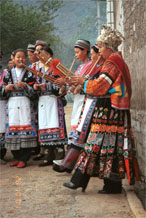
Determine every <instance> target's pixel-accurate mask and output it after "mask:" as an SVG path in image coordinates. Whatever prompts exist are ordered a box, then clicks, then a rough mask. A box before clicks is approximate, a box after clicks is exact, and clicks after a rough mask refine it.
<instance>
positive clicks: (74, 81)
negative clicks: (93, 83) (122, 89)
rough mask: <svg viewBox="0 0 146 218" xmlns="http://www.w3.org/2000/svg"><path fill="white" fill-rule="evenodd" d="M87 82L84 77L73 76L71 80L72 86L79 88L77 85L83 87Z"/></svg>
mask: <svg viewBox="0 0 146 218" xmlns="http://www.w3.org/2000/svg"><path fill="white" fill-rule="evenodd" d="M85 80H86V79H85V78H84V77H82V76H73V77H71V78H70V81H71V82H70V84H71V85H75V86H77V85H82V86H83V84H84V82H85ZM70 84H69V85H70Z"/></svg>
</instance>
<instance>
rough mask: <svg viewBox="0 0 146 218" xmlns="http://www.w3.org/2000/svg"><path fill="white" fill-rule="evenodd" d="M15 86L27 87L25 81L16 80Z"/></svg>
mask: <svg viewBox="0 0 146 218" xmlns="http://www.w3.org/2000/svg"><path fill="white" fill-rule="evenodd" d="M15 86H17V87H18V88H21V87H23V88H26V87H27V86H26V83H24V82H17V83H15Z"/></svg>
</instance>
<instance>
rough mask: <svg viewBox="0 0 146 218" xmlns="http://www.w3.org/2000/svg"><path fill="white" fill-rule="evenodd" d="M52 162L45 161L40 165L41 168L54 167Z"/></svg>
mask: <svg viewBox="0 0 146 218" xmlns="http://www.w3.org/2000/svg"><path fill="white" fill-rule="evenodd" d="M52 163H53V162H52V161H43V162H42V163H40V164H39V167H46V166H50V165H52Z"/></svg>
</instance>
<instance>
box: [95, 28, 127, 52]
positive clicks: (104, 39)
mask: <svg viewBox="0 0 146 218" xmlns="http://www.w3.org/2000/svg"><path fill="white" fill-rule="evenodd" d="M123 39H124V37H123V36H122V34H121V33H120V32H119V31H118V30H116V29H112V28H111V27H110V26H105V25H103V29H102V30H101V34H100V35H99V36H98V38H97V44H98V45H100V44H103V45H104V46H105V47H107V48H110V49H112V50H113V51H114V52H115V51H117V50H118V46H119V45H120V44H121V43H122V41H123Z"/></svg>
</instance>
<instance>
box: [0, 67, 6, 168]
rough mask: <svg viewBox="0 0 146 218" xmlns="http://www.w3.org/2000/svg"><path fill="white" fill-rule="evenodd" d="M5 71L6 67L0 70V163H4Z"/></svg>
mask: <svg viewBox="0 0 146 218" xmlns="http://www.w3.org/2000/svg"><path fill="white" fill-rule="evenodd" d="M6 73H7V69H4V71H2V74H1V75H0V164H5V163H6V162H5V161H4V157H5V154H6V148H5V132H6V104H7V101H6V98H5V97H3V96H2V84H3V78H4V76H5V74H6Z"/></svg>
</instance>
